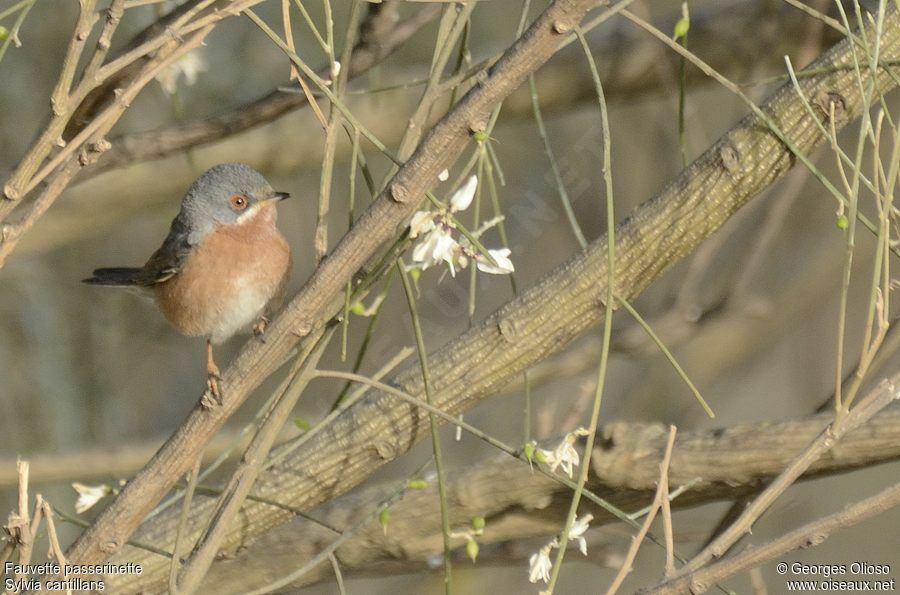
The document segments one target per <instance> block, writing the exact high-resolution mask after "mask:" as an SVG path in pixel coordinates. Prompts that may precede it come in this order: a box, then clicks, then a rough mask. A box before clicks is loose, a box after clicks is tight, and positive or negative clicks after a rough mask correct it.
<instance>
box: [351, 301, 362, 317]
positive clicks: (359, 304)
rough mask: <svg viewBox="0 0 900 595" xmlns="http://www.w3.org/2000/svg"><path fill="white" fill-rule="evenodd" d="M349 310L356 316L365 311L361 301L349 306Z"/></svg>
mask: <svg viewBox="0 0 900 595" xmlns="http://www.w3.org/2000/svg"><path fill="white" fill-rule="evenodd" d="M350 312H351V313H352V314H356V315H357V316H362V315H363V314H364V313H365V312H366V307H365V306H363V304H362V302H356V303H354V304H353V305H352V306H350Z"/></svg>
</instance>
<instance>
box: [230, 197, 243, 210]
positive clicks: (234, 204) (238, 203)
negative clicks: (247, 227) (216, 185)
mask: <svg viewBox="0 0 900 595" xmlns="http://www.w3.org/2000/svg"><path fill="white" fill-rule="evenodd" d="M228 202H230V203H231V208H233V209H234V210H236V211H243V210H244V209H246V208H247V197H246V196H244V195H243V194H235V195H234V196H232V197H231V198H229V199H228Z"/></svg>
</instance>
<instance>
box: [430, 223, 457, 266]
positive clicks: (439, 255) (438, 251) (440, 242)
mask: <svg viewBox="0 0 900 595" xmlns="http://www.w3.org/2000/svg"><path fill="white" fill-rule="evenodd" d="M431 233H432V235H437V236H438V238H437V240H436V241H435V244H434V251H433V252H432V254H431V257H432V258H433V259H434V260H435V261H439V260H443V261H444V262H447V263H450V264H452V263H453V258H454V257H455V256H456V246H457V243H456V240H454V239H453V236H452V235H450V233H449V232H448V231H446V230H444V229H441V228H439V229H436V230H434V231H433V232H431Z"/></svg>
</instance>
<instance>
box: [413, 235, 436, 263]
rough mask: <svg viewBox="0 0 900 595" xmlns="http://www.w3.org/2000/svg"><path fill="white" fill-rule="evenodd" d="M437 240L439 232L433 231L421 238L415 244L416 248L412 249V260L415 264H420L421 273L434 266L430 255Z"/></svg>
mask: <svg viewBox="0 0 900 595" xmlns="http://www.w3.org/2000/svg"><path fill="white" fill-rule="evenodd" d="M439 240H440V230H439V229H434V230H432V231H431V232H429V233H428V235H426V236H425V237H424V238H422V239H421V240H420V241H419V243H418V244H416V247H415V248H413V253H412V259H413V260H414V261H415V262H418V263H421V265H422V270H423V271H424V270H425V269H427V268H428V267H430V266H432V265H433V264H435V262H436V261H435V260H434V258H433V257H432V254H433V253H434V247H435V245H436V244H437V242H438V241H439Z"/></svg>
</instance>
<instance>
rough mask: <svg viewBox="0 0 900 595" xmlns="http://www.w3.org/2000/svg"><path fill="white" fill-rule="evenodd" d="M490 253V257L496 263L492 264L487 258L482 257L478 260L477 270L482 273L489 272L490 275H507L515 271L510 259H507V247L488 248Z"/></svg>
mask: <svg viewBox="0 0 900 595" xmlns="http://www.w3.org/2000/svg"><path fill="white" fill-rule="evenodd" d="M488 252H489V253H490V255H491V258H493V259H494V262H496V263H497V264H496V265H494V264H492V263H491V262H489V261H488V260H487V259H482V260H479V261H478V270H479V271H482V272H484V273H490V274H492V275H508V274H510V273H512V272H515V270H516V267H514V266H513V263H512V261H511V260H510V259H509V255H510V250H509V248H500V249H499V250H488Z"/></svg>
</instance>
